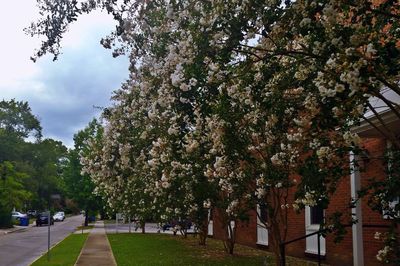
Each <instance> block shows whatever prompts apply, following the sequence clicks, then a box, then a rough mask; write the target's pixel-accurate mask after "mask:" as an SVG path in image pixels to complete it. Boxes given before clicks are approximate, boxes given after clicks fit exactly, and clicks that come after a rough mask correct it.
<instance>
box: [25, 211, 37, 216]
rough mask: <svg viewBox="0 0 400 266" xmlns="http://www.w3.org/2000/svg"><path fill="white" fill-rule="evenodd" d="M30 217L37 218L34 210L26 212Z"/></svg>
mask: <svg viewBox="0 0 400 266" xmlns="http://www.w3.org/2000/svg"><path fill="white" fill-rule="evenodd" d="M26 214H28V215H29V216H30V217H36V216H37V214H38V213H37V211H36V210H29V211H27V212H26Z"/></svg>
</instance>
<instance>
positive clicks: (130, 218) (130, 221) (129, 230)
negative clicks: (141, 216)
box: [129, 216, 131, 233]
mask: <svg viewBox="0 0 400 266" xmlns="http://www.w3.org/2000/svg"><path fill="white" fill-rule="evenodd" d="M129 233H131V217H130V216H129Z"/></svg>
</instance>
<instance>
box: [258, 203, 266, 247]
mask: <svg viewBox="0 0 400 266" xmlns="http://www.w3.org/2000/svg"><path fill="white" fill-rule="evenodd" d="M267 215H268V213H267V207H266V206H260V205H259V204H257V244H258V245H265V246H267V245H268V229H267V228H266V227H265V224H264V223H265V222H266V221H267ZM263 222H264V223H263Z"/></svg>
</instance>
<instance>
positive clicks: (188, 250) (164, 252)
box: [108, 234, 271, 266]
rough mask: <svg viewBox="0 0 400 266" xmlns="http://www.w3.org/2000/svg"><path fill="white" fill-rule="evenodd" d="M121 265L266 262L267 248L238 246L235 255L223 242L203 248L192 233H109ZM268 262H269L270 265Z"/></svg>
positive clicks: (260, 263)
mask: <svg viewBox="0 0 400 266" xmlns="http://www.w3.org/2000/svg"><path fill="white" fill-rule="evenodd" d="M108 239H109V241H110V244H111V248H112V250H113V253H114V257H115V259H116V261H117V264H118V266H124V265H141V266H142V265H143V266H145V265H174V266H175V265H185V266H186V265H238V266H239V265H240V266H242V265H266V264H265V263H266V262H268V263H271V259H270V258H267V253H266V252H265V251H261V250H257V249H253V248H248V247H244V246H240V245H237V247H236V248H235V253H236V254H235V255H233V256H230V255H227V254H225V253H224V251H223V245H222V243H221V241H217V240H214V239H209V240H207V241H208V244H207V246H205V247H201V246H199V245H198V244H197V242H198V240H197V239H196V238H194V237H193V236H189V237H188V238H186V239H183V238H182V237H180V236H171V235H160V234H109V235H108ZM267 265H269V264H267Z"/></svg>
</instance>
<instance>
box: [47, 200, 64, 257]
mask: <svg viewBox="0 0 400 266" xmlns="http://www.w3.org/2000/svg"><path fill="white" fill-rule="evenodd" d="M60 199H61V196H60V194H52V195H50V200H60ZM50 200H49V211H48V212H47V261H50V225H51V213H50Z"/></svg>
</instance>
